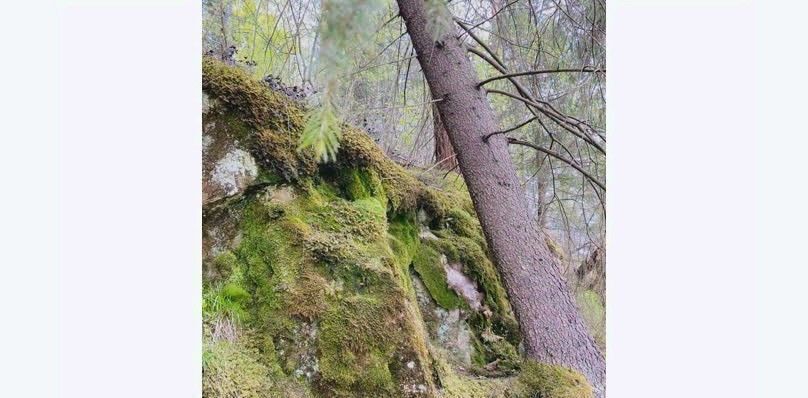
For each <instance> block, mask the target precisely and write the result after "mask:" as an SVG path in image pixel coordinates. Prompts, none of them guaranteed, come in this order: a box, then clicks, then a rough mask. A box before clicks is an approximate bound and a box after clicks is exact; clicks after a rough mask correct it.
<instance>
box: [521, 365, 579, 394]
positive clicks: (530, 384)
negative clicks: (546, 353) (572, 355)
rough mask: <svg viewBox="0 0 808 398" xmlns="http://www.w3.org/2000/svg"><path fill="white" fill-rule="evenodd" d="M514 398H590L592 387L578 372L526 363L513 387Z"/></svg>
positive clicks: (553, 366) (555, 366)
mask: <svg viewBox="0 0 808 398" xmlns="http://www.w3.org/2000/svg"><path fill="white" fill-rule="evenodd" d="M513 396H514V397H515V398H592V397H593V396H594V395H593V394H592V386H591V385H590V384H589V383H588V382H587V381H586V378H585V377H584V376H583V375H582V374H581V373H579V372H576V371H574V370H571V369H568V368H565V367H562V366H557V365H548V364H543V363H538V362H534V361H527V362H526V363H525V364H524V365H523V367H522V373H521V374H519V378H518V380H517V382H516V385H515V387H514V393H513Z"/></svg>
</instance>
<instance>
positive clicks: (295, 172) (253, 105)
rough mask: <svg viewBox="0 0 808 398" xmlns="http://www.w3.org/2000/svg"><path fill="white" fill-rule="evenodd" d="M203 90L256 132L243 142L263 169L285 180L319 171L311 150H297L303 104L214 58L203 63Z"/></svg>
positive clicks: (302, 116) (247, 136)
mask: <svg viewBox="0 0 808 398" xmlns="http://www.w3.org/2000/svg"><path fill="white" fill-rule="evenodd" d="M202 90H203V91H204V92H206V93H208V94H209V95H210V96H211V97H213V98H216V99H217V100H218V103H219V104H221V105H222V106H223V107H225V110H224V111H225V112H229V113H230V114H232V115H234V116H235V117H237V118H238V119H239V121H240V122H241V123H245V124H246V125H247V126H248V127H249V129H250V131H254V132H255V133H251V134H247V135H245V136H244V137H243V139H245V140H246V141H247V143H248V146H249V147H250V151H251V153H252V155H253V156H254V157H255V158H256V160H257V161H258V163H259V164H260V165H261V166H262V167H263V168H265V169H267V170H271V171H273V172H274V174H276V175H278V176H281V177H283V178H284V179H285V180H286V181H294V180H297V179H299V178H302V177H305V176H310V175H313V174H314V173H315V172H316V171H317V162H316V161H315V159H314V156H313V153H312V151H311V150H302V151H299V150H298V149H297V148H298V144H299V140H300V132H301V131H302V128H303V124H304V122H305V110H304V109H303V108H302V107H301V106H300V105H298V104H297V103H295V102H294V101H290V100H288V99H287V98H284V97H283V96H281V94H279V93H276V92H274V91H272V90H269V89H267V88H266V87H265V86H264V85H263V84H262V83H261V82H259V81H257V80H255V79H253V78H252V77H251V76H250V75H249V74H247V72H245V71H243V70H241V69H239V68H233V67H230V66H227V65H225V64H224V63H222V62H219V61H216V60H214V59H211V58H205V59H203V61H202Z"/></svg>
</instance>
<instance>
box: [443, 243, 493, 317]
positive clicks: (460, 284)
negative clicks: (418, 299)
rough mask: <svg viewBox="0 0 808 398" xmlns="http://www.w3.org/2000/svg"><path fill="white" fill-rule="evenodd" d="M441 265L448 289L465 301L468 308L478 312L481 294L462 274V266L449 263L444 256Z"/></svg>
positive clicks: (469, 279)
mask: <svg viewBox="0 0 808 398" xmlns="http://www.w3.org/2000/svg"><path fill="white" fill-rule="evenodd" d="M441 263H442V264H443V269H444V270H445V271H446V282H447V283H448V284H449V288H451V289H452V290H454V291H455V293H457V294H458V295H459V296H461V297H463V298H464V299H466V302H467V303H468V304H469V307H471V308H472V309H473V310H475V311H479V310H480V309H481V308H482V298H483V294H482V293H480V291H479V290H478V289H477V284H476V283H474V281H473V280H472V279H471V278H469V277H468V276H466V274H464V273H463V271H462V270H463V264H460V263H450V262H449V261H448V260H447V259H446V256H441Z"/></svg>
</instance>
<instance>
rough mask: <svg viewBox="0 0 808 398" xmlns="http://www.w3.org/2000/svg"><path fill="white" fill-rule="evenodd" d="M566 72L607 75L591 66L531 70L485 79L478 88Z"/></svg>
mask: <svg viewBox="0 0 808 398" xmlns="http://www.w3.org/2000/svg"><path fill="white" fill-rule="evenodd" d="M564 72H580V73H586V72H591V73H601V72H603V73H606V69H598V68H593V67H590V66H585V67H583V68H580V69H571V68H567V69H547V70H531V71H527V72H516V73H508V74H504V75H500V76H494V77H490V78H488V79H485V80H483V81H481V82H480V83H479V84H477V87H482V86H483V85H485V84H486V83H489V82H493V81H496V80H500V79H507V78H511V77H517V76H528V75H544V74H548V73H564Z"/></svg>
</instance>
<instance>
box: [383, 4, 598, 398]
mask: <svg viewBox="0 0 808 398" xmlns="http://www.w3.org/2000/svg"><path fill="white" fill-rule="evenodd" d="M398 5H399V11H400V14H401V16H402V18H404V21H405V23H406V25H407V31H408V33H409V36H410V39H411V40H412V43H413V46H414V48H415V51H416V53H417V57H418V61H419V62H420V64H421V68H422V69H423V73H424V76H425V77H426V79H427V82H428V83H429V87H430V91H431V92H432V97H433V98H434V99H435V100H437V101H438V102H436V105H437V108H438V113H439V114H440V117H441V121H442V123H443V125H444V127H445V128H446V131H447V132H448V135H449V139H450V141H451V143H452V146H453V147H454V149H455V151H456V154H457V160H458V163H459V165H460V170H461V172H462V174H463V177H464V178H465V181H466V184H467V185H468V187H469V192H470V194H471V198H472V200H473V202H474V207H475V209H476V211H477V215H478V217H479V219H480V224H481V225H482V228H483V232H484V233H485V237H486V240H487V242H488V245H489V248H490V250H491V254H492V256H493V258H494V260H495V262H496V264H497V267H498V268H499V270H500V273H501V275H502V278H503V281H504V283H505V287H506V289H507V291H508V295H509V298H510V301H511V304H512V306H513V309H514V313H515V315H516V316H517V318H518V320H519V324H520V328H521V330H522V335H523V339H524V345H525V354H526V355H527V357H528V358H531V359H535V360H538V361H541V362H546V363H552V364H560V365H565V366H569V367H571V368H574V369H577V370H578V371H580V372H581V373H583V374H584V375H585V376H586V377H587V379H588V380H589V382H590V383H591V384H592V386H593V387H594V389H595V394H596V396H597V397H599V398H601V397H603V396H604V395H605V375H606V365H605V360H604V357H603V355H602V353H601V352H600V351H599V350H598V348H597V346H596V344H595V341H594V339H593V338H592V336H590V334H589V332H588V331H587V327H586V325H585V324H584V321H583V319H582V318H581V316H580V314H579V311H578V309H577V307H576V305H575V303H574V301H573V297H572V295H571V293H570V291H569V289H568V287H567V284H566V282H565V281H564V279H563V277H562V275H561V268H560V265H559V264H558V262H557V260H556V258H555V257H554V256H553V255H552V254H551V253H550V251H549V249H548V247H547V245H546V243H545V242H544V239H542V237H541V235H540V232H539V230H538V228H536V224H535V223H534V222H533V221H532V217H531V216H530V214H529V213H528V208H527V203H526V199H525V196H524V194H523V192H522V188H521V186H520V184H519V180H518V178H517V174H516V170H515V169H514V166H513V163H512V162H511V159H510V155H509V153H508V143H507V141H506V139H505V137H503V135H501V134H500V135H495V136H492V137H491V139H489V140H488V141H487V142H484V141H483V137H484V136H485V135H486V134H489V133H492V132H494V131H497V130H498V127H497V125H496V121H495V120H496V119H495V118H494V113H493V110H492V109H491V106H490V105H489V103H488V101H487V99H486V96H485V92H484V91H483V90H481V89H478V88H477V82H478V80H477V76H476V74H475V71H474V68H473V66H472V64H471V61H470V60H469V59H468V56H467V54H466V50H465V48H464V47H463V46H462V45H461V43H460V41H459V40H458V39H457V38H456V37H455V35H454V31H453V30H450V32H449V33H447V34H446V35H444V37H441V38H439V40H437V41H436V40H435V39H434V38H433V37H432V34H431V33H430V32H429V31H427V15H426V10H425V2H424V1H423V0H398Z"/></svg>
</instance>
